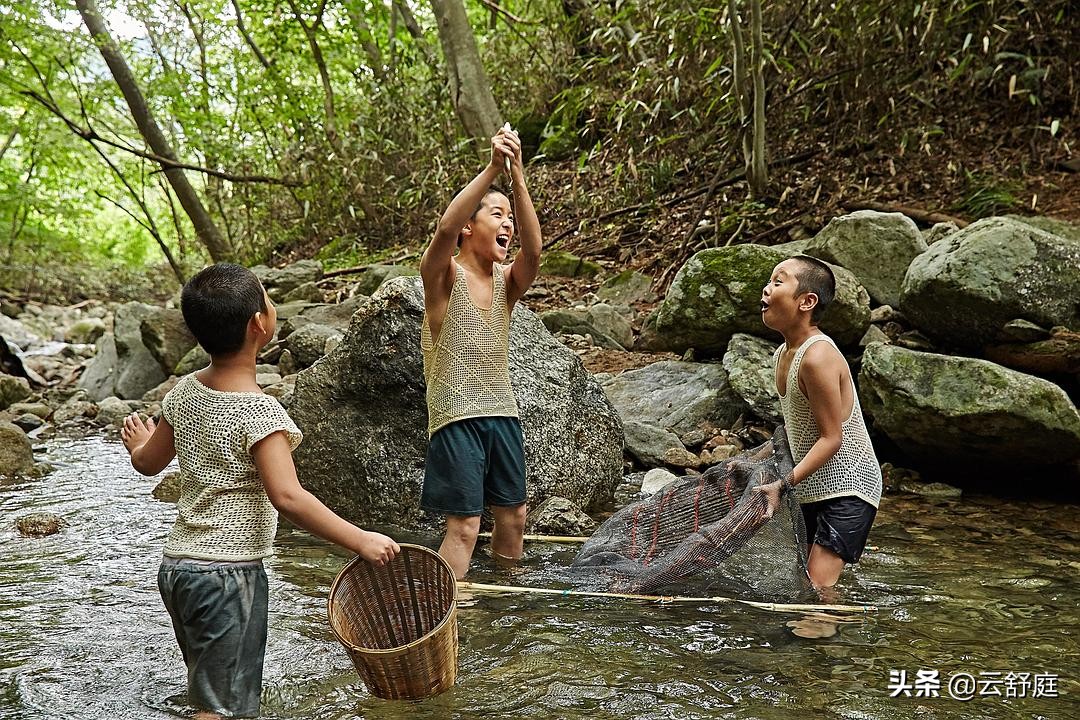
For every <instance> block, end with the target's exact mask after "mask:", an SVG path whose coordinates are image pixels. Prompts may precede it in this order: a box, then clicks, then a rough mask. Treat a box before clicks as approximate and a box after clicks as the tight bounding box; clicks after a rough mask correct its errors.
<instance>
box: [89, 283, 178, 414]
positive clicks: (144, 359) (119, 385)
mask: <svg viewBox="0 0 1080 720" xmlns="http://www.w3.org/2000/svg"><path fill="white" fill-rule="evenodd" d="M158 310H159V308H156V307H153V306H151V305H145V304H143V303H138V302H129V303H125V304H124V305H121V306H120V307H118V308H117V309H116V313H115V314H114V321H113V326H114V332H113V334H106V335H103V336H102V338H101V339H100V340H99V341H98V352H97V355H95V356H94V359H93V360H92V361H91V362H90V365H89V366H88V367H87V368H86V372H85V373H83V376H82V377H81V378H80V379H79V384H78V386H79V387H80V388H82V389H83V390H86V393H87V396H88V397H89V398H90V399H91V400H101V399H103V398H107V397H109V396H110V395H116V396H117V397H120V398H126V399H133V398H139V397H141V396H142V394H143V393H145V392H146V391H147V390H149V389H151V388H153V387H155V386H157V385H158V384H159V383H161V381H162V380H164V379H165V378H166V375H165V372H164V371H162V369H161V367H160V366H159V364H158V361H157V360H156V359H155V358H154V356H153V355H151V354H150V351H149V350H148V349H147V348H146V346H145V345H144V344H143V341H142V327H141V326H142V321H143V320H144V319H146V318H149V317H153V316H154V315H155V314H156V313H157V312H158Z"/></svg>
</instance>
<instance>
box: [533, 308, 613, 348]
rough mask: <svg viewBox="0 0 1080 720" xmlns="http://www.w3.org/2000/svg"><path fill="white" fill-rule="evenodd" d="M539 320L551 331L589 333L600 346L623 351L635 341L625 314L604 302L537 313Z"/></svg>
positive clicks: (567, 333) (568, 333)
mask: <svg viewBox="0 0 1080 720" xmlns="http://www.w3.org/2000/svg"><path fill="white" fill-rule="evenodd" d="M626 310H629V308H626ZM540 320H541V321H542V322H543V323H544V326H545V327H546V328H547V329H548V330H550V331H551V332H553V333H562V334H564V335H591V336H592V338H593V341H594V342H595V343H596V344H597V345H598V346H600V347H606V348H611V349H614V350H625V349H628V348H630V347H632V346H633V344H634V329H633V328H632V327H631V325H630V321H629V320H628V319H627V317H626V313H625V312H620V310H619V309H617V308H615V307H613V306H611V305H607V304H605V303H599V304H597V305H592V306H590V307H571V308H567V309H565V310H549V311H547V312H545V313H542V314H541V315H540Z"/></svg>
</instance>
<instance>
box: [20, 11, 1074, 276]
mask: <svg viewBox="0 0 1080 720" xmlns="http://www.w3.org/2000/svg"><path fill="white" fill-rule="evenodd" d="M406 2H407V3H408V4H407V5H406V7H408V8H410V9H411V14H412V15H414V16H415V20H416V22H417V23H418V24H419V28H420V31H421V34H420V36H419V37H414V36H413V34H411V33H410V31H409V28H408V26H407V23H406V21H405V18H404V17H402V16H401V15H400V13H398V12H395V11H394V10H393V9H392V8H393V5H392V4H391V3H388V2H382V1H379V2H376V0H330V1H329V2H325V3H323V2H321V1H317V0H293V1H292V2H282V1H281V0H235V2H234V0H184V1H183V2H180V1H179V0H99V4H100V5H101V7H102V9H103V12H104V17H105V19H106V22H107V23H108V24H109V25H110V27H111V28H112V29H113V35H114V37H115V38H116V39H117V41H118V42H119V44H120V48H121V51H122V53H123V55H124V57H125V58H126V59H127V61H128V64H129V65H130V67H131V69H132V71H133V73H134V74H135V77H136V80H137V81H138V83H139V85H140V87H141V89H142V91H143V94H144V95H145V96H146V98H147V99H148V102H149V104H150V106H151V109H152V111H153V113H154V114H155V116H156V117H157V119H158V122H159V124H160V125H161V126H162V127H163V128H164V129H165V131H166V133H167V135H168V137H169V141H170V143H171V145H172V146H173V148H174V150H175V152H176V155H177V156H178V157H179V158H180V159H181V160H182V161H184V162H186V163H188V164H191V165H197V166H201V167H206V168H210V169H213V170H216V171H220V172H222V173H225V174H227V175H229V176H236V177H239V178H244V177H251V176H262V177H270V178H277V179H278V180H279V182H254V181H245V180H242V179H240V180H238V179H228V178H218V177H213V176H211V175H209V174H206V173H202V172H198V171H194V170H191V171H188V172H187V175H188V177H189V179H190V180H191V182H192V183H193V184H194V185H195V186H196V188H197V189H198V191H199V193H200V195H201V197H202V198H203V201H204V204H205V205H206V207H207V209H208V210H209V212H210V213H211V215H212V217H213V219H214V221H215V223H216V224H217V226H218V228H219V229H220V230H221V232H222V234H224V235H225V236H227V237H228V238H229V241H230V243H231V245H232V246H233V247H234V248H235V249H236V252H237V255H238V257H239V258H240V259H241V260H246V261H251V262H254V261H266V260H269V261H276V260H279V259H281V258H283V257H292V256H295V255H298V254H313V253H315V252H317V251H319V250H320V248H322V250H321V252H320V257H323V258H325V259H326V260H327V262H328V263H330V264H331V265H332V266H348V265H353V264H361V263H364V262H368V261H370V260H371V259H375V258H379V257H381V254H382V253H384V252H385V251H386V250H387V249H389V248H394V249H395V250H396V249H397V248H400V247H402V246H405V247H413V248H418V247H419V246H421V245H422V244H423V243H424V242H426V240H427V238H428V237H429V236H430V231H431V227H432V225H433V223H434V221H435V219H436V218H437V213H438V212H439V211H440V210H441V209H442V208H443V207H444V206H445V204H446V202H447V201H448V199H449V197H450V195H451V194H452V193H453V192H454V191H455V190H456V189H457V188H460V187H461V186H462V185H463V184H464V183H465V182H466V181H467V180H468V179H469V178H470V177H472V175H473V174H474V173H475V172H476V170H477V169H478V168H479V166H480V162H481V161H480V160H479V159H478V158H477V157H476V155H475V154H474V151H473V149H472V147H471V145H470V142H469V140H468V139H467V138H464V137H462V131H461V130H460V127H459V124H458V121H457V120H456V118H455V116H454V112H453V107H452V104H451V98H450V97H449V93H448V91H447V83H446V79H445V77H444V65H443V63H442V60H441V56H440V55H441V51H440V48H439V45H438V41H437V33H436V28H435V24H434V18H433V16H432V13H431V10H430V9H429V7H428V5H427V4H426V3H421V2H416V1H409V0H406ZM465 4H466V9H467V10H468V12H469V15H470V18H471V20H472V27H473V29H474V32H475V34H476V38H477V44H478V47H479V49H480V52H481V56H482V59H483V62H484V64H485V68H486V69H487V71H488V75H489V76H490V78H491V80H492V86H493V88H492V89H493V92H494V95H495V97H496V100H497V102H498V104H499V107H500V108H501V110H502V113H503V115H504V116H505V117H506V118H508V119H510V120H511V121H512V122H513V123H514V124H515V125H516V126H517V127H518V128H519V129H520V130H522V131H523V137H525V138H526V140H527V143H526V144H527V149H528V151H529V152H530V154H531V153H535V152H539V153H540V154H541V155H542V156H544V157H543V160H544V161H546V162H554V161H556V160H557V159H562V160H563V161H565V162H566V163H567V165H568V166H570V167H569V168H568V170H569V172H570V173H571V174H572V175H573V176H574V177H575V182H578V181H580V185H581V186H582V187H584V188H596V187H602V188H605V191H604V192H602V193H596V192H588V191H585V192H579V191H578V190H577V189H572V190H569V191H568V192H567V193H566V195H567V197H568V198H569V199H568V202H572V203H574V205H575V211H576V212H578V213H580V214H581V215H583V216H584V215H587V214H588V213H589V212H590V211H591V210H602V209H605V207H606V204H609V203H611V202H613V201H618V202H625V203H627V204H631V203H636V202H651V201H653V200H655V199H656V198H658V197H659V196H662V195H664V194H666V193H670V192H672V191H673V190H675V189H676V187H677V185H679V184H680V182H681V181H683V180H684V179H685V178H688V177H689V178H693V179H694V181H695V182H699V181H704V180H699V179H700V178H705V179H707V177H711V175H712V174H713V173H714V172H716V171H717V170H718V169H723V168H732V169H736V168H738V167H740V166H741V158H740V157H739V147H738V142H737V141H736V140H735V138H736V136H737V132H738V131H739V129H740V126H739V123H740V117H739V112H738V108H737V107H736V106H735V100H734V98H733V94H732V92H731V82H732V80H731V67H730V65H731V58H730V55H731V53H730V39H729V35H728V28H729V25H728V20H729V19H728V17H727V4H726V3H713V4H712V5H711V6H704V5H702V4H701V3H686V2H684V0H637V2H630V1H629V0H620V2H616V3H599V2H595V0H559V1H558V2H556V1H555V0H529V1H526V0H504V1H502V2H500V3H499V7H500V8H501V11H499V12H496V11H494V10H492V9H491V8H490V7H489V6H488V5H485V4H482V3H480V2H478V1H477V0H467V1H466V3H465ZM742 5H743V4H742V3H740V6H742ZM1070 6H1071V4H1070V3H1069V2H1068V0H1046V1H1045V2H1041V3H1035V2H1032V1H1031V0H930V1H927V2H920V3H896V2H886V1H885V0H859V1H858V2H856V1H855V0H836V2H833V3H830V4H828V5H822V4H816V3H805V2H801V1H799V2H776V3H765V4H764V12H765V18H764V25H765V29H766V32H765V35H766V37H765V45H766V47H765V50H766V55H767V81H768V84H769V87H770V96H769V107H768V118H769V120H768V122H769V131H768V132H769V137H770V142H775V143H776V144H777V145H786V146H789V147H795V148H797V149H802V148H803V147H805V146H806V143H810V142H814V141H815V138H821V137H831V138H833V139H834V140H837V139H838V140H841V141H847V140H849V139H855V138H863V137H867V136H870V135H874V136H875V137H881V136H885V137H887V138H888V139H889V140H891V142H892V143H894V145H893V146H894V147H899V148H900V150H901V152H921V153H934V152H937V151H938V144H939V143H940V142H941V140H942V139H943V137H944V136H945V135H946V134H947V133H948V132H951V131H952V129H951V128H948V127H947V125H946V123H945V122H944V121H943V120H942V119H941V117H942V116H943V115H944V114H945V113H946V110H947V109H948V108H949V107H950V106H956V105H963V106H974V105H977V104H981V107H986V108H992V109H994V110H995V111H996V112H998V113H999V114H1004V115H1005V116H1006V117H1007V118H1008V121H1009V122H1011V123H1012V124H1013V125H1015V126H1016V127H1018V128H1033V129H1035V130H1032V132H1036V131H1037V133H1038V140H1039V141H1040V142H1046V143H1057V144H1058V145H1056V147H1057V146H1060V147H1064V145H1063V143H1067V142H1071V141H1072V140H1071V129H1072V127H1073V126H1074V123H1071V122H1069V119H1070V118H1071V115H1072V114H1073V113H1074V111H1075V107H1076V101H1077V94H1078V92H1080V91H1078V90H1077V88H1078V87H1080V86H1078V84H1077V83H1076V82H1075V81H1076V78H1075V64H1074V63H1072V62H1071V58H1072V55H1070V52H1071V51H1073V52H1074V51H1075V48H1071V47H1070V46H1069V43H1070V42H1071V39H1072V38H1074V37H1076V36H1077V35H1078V34H1080V32H1078V31H1080V27H1078V26H1077V13H1069V12H1067V10H1068V9H1070ZM294 7H295V8H296V12H294V10H293V8H294ZM320 7H324V8H325V11H324V13H323V15H322V16H321V17H319V18H316V16H315V13H316V12H317V11H318V9H319V8H320ZM235 8H239V11H240V15H239V17H238V16H237V14H236V9H235ZM518 19H520V22H519V21H518ZM317 20H318V22H317ZM311 35H313V38H314V42H315V44H316V45H317V48H314V47H313V46H312V37H310V36H311ZM0 40H2V42H0V147H2V148H3V152H2V153H0V262H2V263H6V265H7V267H8V268H9V272H13V271H11V270H10V268H13V267H16V266H18V267H21V268H33V267H41V266H43V265H63V264H69V263H72V262H78V263H83V264H85V265H88V266H91V267H112V266H115V265H120V266H127V267H140V266H142V265H144V264H147V263H149V264H152V265H157V264H160V263H161V259H162V252H161V249H160V248H159V246H158V241H157V240H155V239H154V237H153V234H152V233H151V231H150V230H151V229H153V230H154V231H155V232H156V233H157V235H158V236H159V237H160V238H161V240H162V241H163V242H164V243H165V244H166V245H167V247H168V248H169V250H170V252H171V253H173V254H174V255H175V256H176V257H177V258H178V260H179V262H180V264H181V265H182V266H183V267H185V268H188V269H190V268H194V267H198V266H199V265H201V264H202V263H204V262H205V261H206V254H205V253H204V251H203V250H202V248H201V246H200V244H199V243H198V241H197V239H196V235H195V232H194V230H193V228H192V227H191V225H190V222H189V221H188V220H187V218H186V217H185V215H184V213H183V211H182V209H181V208H180V207H179V205H178V203H177V201H176V199H175V197H174V196H173V195H172V193H171V191H170V190H169V188H168V186H167V184H166V183H165V182H164V181H163V180H164V179H163V177H162V174H161V173H160V169H159V167H158V166H157V165H156V164H154V163H153V162H150V161H147V160H144V159H142V158H140V157H138V156H137V155H136V154H134V153H133V152H128V151H125V150H123V149H119V148H117V147H115V145H120V146H123V147H127V148H130V149H131V150H134V151H143V150H145V143H144V142H143V140H142V138H141V136H140V133H139V132H138V129H137V128H136V127H135V125H134V123H133V122H132V119H131V114H130V111H129V110H128V107H127V105H126V103H125V102H124V99H123V97H122V96H121V94H120V92H119V90H118V89H117V86H116V83H115V82H114V80H113V78H112V76H111V74H110V73H109V71H108V68H107V67H106V66H105V65H104V63H103V62H102V59H101V56H100V53H99V52H98V50H97V48H96V47H95V46H94V45H93V43H92V42H91V41H90V39H89V36H88V34H87V32H86V30H85V28H84V27H83V26H82V25H81V24H80V23H79V22H78V20H77V15H75V14H72V12H71V6H70V4H69V3H67V2H60V0H46V1H45V2H42V1H40V0H0ZM316 50H317V51H318V56H319V57H321V59H322V66H321V67H320V64H319V63H318V62H317V60H316V57H317V55H316ZM327 83H328V84H329V88H330V89H331V91H332V92H331V93H328V92H327ZM29 93H34V94H35V95H36V96H37V97H38V98H39V99H38V100H35V99H34V97H32V96H31V95H30V94H29ZM39 100H45V101H47V102H49V103H50V104H52V105H54V109H55V110H57V111H59V112H61V113H63V114H64V115H65V116H66V117H67V118H69V120H71V121H73V123H74V124H75V125H77V126H78V127H81V128H83V129H86V130H90V131H93V132H96V133H97V134H98V135H99V136H100V137H101V138H104V139H106V140H107V141H108V143H112V145H110V144H107V143H102V142H99V143H98V144H97V148H98V150H99V151H100V154H99V152H98V151H96V150H95V148H94V147H93V146H91V144H90V143H88V142H87V141H86V140H84V139H82V138H79V137H77V136H76V135H75V134H73V133H72V132H71V129H70V128H69V127H68V126H67V125H65V124H64V122H62V121H61V120H60V119H59V118H57V117H56V115H55V114H54V113H53V112H50V111H49V110H47V109H46V108H45V106H44V105H43V104H42V102H40V101H39ZM819 129H821V132H820V134H815V133H817V131H818V130H819ZM1044 130H1045V131H1044ZM8 138H10V140H8ZM5 141H7V142H6V143H5ZM102 154H104V155H105V156H106V157H107V158H108V160H109V162H110V163H111V164H112V167H110V165H109V164H107V163H106V161H105V160H104V159H103V158H102V156H101V155H102ZM575 158H576V164H575ZM575 165H576V167H575ZM575 170H576V172H575ZM121 178H123V181H126V183H127V185H125V184H124V182H122V181H121ZM1013 205H1015V191H1014V189H1013V188H1010V187H1008V186H1004V187H1002V186H1000V185H998V186H995V184H994V183H993V182H992V181H990V180H988V179H985V178H973V179H969V182H968V193H967V196H966V199H965V201H964V209H965V210H966V211H968V212H970V213H971V214H973V215H983V214H986V213H987V212H996V211H999V210H1000V209H1002V208H1008V207H1012V206H1013ZM121 207H122V208H123V209H121ZM718 224H719V228H718V230H717V236H718V237H719V236H720V235H724V234H727V231H728V230H730V231H731V232H734V228H729V227H728V223H727V221H726V219H725V220H724V221H723V222H720V223H718ZM737 226H738V224H737V223H736V224H735V227H737ZM9 280H10V282H12V283H14V284H15V285H18V284H19V283H20V282H21V281H20V280H18V279H17V278H16V279H11V278H9ZM0 281H3V278H0ZM21 286H25V283H24V284H23V285H21Z"/></svg>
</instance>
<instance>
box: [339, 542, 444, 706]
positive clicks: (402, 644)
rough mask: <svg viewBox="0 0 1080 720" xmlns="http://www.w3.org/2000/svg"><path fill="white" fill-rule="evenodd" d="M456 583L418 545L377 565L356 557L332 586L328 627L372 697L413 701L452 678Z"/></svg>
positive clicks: (435, 557)
mask: <svg viewBox="0 0 1080 720" xmlns="http://www.w3.org/2000/svg"><path fill="white" fill-rule="evenodd" d="M456 593H457V583H456V582H455V580H454V571H453V570H452V569H451V568H450V566H449V565H448V564H447V563H446V561H445V560H443V559H442V558H441V557H440V556H439V554H438V553H436V552H434V551H432V550H429V549H428V548H426V547H421V546H420V545H408V544H402V545H401V552H400V553H399V554H398V555H397V557H395V558H394V560H393V561H392V562H391V563H390V564H388V565H386V566H384V567H381V568H374V567H372V566H371V565H370V564H369V563H367V562H365V561H363V560H361V559H360V558H359V557H357V558H353V560H352V561H351V562H350V563H349V564H348V565H346V566H345V567H344V568H342V569H341V572H340V573H338V576H337V577H336V578H335V579H334V584H333V585H332V586H331V587H330V598H329V601H328V607H327V610H328V612H329V615H330V627H331V628H332V629H333V631H334V635H336V636H337V639H338V640H340V641H341V644H342V645H344V646H345V649H346V650H348V652H349V655H350V657H352V661H353V665H355V666H356V672H357V673H359V675H360V677H361V678H362V679H363V681H364V684H365V685H367V687H368V690H370V691H371V693H372V694H373V695H376V696H378V697H381V698H387V699H390V700H418V699H420V698H426V697H430V696H432V695H438V694H439V693H441V692H443V691H445V690H448V689H449V688H451V687H452V686H453V684H454V680H455V679H456V678H457V650H458V636H457V600H456Z"/></svg>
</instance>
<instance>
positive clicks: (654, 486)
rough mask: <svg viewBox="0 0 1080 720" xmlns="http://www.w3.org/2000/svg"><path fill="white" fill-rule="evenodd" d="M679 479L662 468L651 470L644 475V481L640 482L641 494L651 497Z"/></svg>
mask: <svg viewBox="0 0 1080 720" xmlns="http://www.w3.org/2000/svg"><path fill="white" fill-rule="evenodd" d="M678 479H679V478H678V477H677V476H676V475H675V474H674V473H672V472H671V471H670V470H665V469H664V468H653V469H652V470H650V471H649V472H647V473H645V479H644V480H642V481H641V494H642V495H652V494H654V493H656V492H658V491H660V490H663V489H664V488H665V487H667V486H668V485H670V484H671V483H672V482H674V481H676V480H678Z"/></svg>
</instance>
